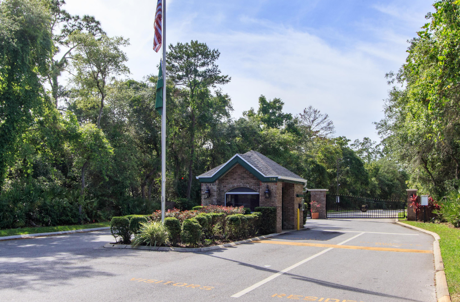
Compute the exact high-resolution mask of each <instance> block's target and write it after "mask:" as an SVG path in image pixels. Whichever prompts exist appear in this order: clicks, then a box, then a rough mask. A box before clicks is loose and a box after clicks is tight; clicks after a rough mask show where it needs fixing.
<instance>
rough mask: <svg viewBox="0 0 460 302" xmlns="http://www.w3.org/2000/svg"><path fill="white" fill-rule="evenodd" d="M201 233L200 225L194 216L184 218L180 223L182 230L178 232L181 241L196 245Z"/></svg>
mask: <svg viewBox="0 0 460 302" xmlns="http://www.w3.org/2000/svg"><path fill="white" fill-rule="evenodd" d="M201 235H202V229H201V225H200V224H199V223H198V221H197V220H196V219H195V218H190V219H186V220H184V222H183V223H182V231H181V233H180V238H181V240H182V242H183V243H185V244H189V245H192V246H196V245H197V244H198V242H200V240H201Z"/></svg>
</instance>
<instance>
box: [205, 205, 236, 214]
mask: <svg viewBox="0 0 460 302" xmlns="http://www.w3.org/2000/svg"><path fill="white" fill-rule="evenodd" d="M199 211H200V212H202V213H224V214H226V215H233V214H243V213H244V207H243V206H241V207H224V206H216V205H209V206H206V207H203V208H202V209H200V210H199Z"/></svg>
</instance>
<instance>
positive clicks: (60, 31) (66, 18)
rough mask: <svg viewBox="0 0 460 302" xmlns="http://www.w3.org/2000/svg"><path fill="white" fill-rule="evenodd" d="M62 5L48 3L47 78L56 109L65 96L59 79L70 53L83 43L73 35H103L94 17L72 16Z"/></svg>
mask: <svg viewBox="0 0 460 302" xmlns="http://www.w3.org/2000/svg"><path fill="white" fill-rule="evenodd" d="M64 5H65V1H64V0H50V1H49V9H50V11H51V23H50V25H51V32H52V38H53V42H54V57H53V60H52V61H51V64H50V70H49V72H48V74H47V78H48V83H49V85H50V87H51V95H52V97H53V101H54V102H55V106H56V108H57V107H58V102H59V99H60V98H61V97H62V96H64V95H65V94H66V90H65V89H64V87H63V86H62V85H60V84H59V78H60V77H61V75H62V73H63V72H64V71H65V70H66V68H67V67H68V66H69V61H70V60H71V59H72V53H73V52H74V51H75V49H76V48H77V47H78V46H79V45H80V44H81V43H82V42H83V40H81V39H75V38H74V37H73V35H75V34H79V33H87V34H91V35H94V36H96V37H99V36H100V35H102V34H105V33H104V31H103V30H102V28H101V24H100V22H99V21H97V20H96V19H95V18H94V17H92V16H88V15H84V16H83V18H80V16H75V15H74V16H73V15H71V14H69V13H68V12H67V11H66V10H64V9H63V8H62V7H63V6H64Z"/></svg>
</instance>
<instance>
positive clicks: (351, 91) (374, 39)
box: [66, 0, 434, 140]
mask: <svg viewBox="0 0 460 302" xmlns="http://www.w3.org/2000/svg"><path fill="white" fill-rule="evenodd" d="M66 2H67V5H66V9H67V10H68V11H69V12H70V13H73V14H80V15H83V14H89V15H93V16H95V17H96V18H97V19H98V20H100V21H101V23H102V26H103V28H104V30H105V31H106V32H107V33H108V34H109V35H111V36H123V37H125V38H129V39H130V42H131V45H130V46H129V47H127V48H126V52H127V54H128V57H129V62H128V66H129V67H130V70H131V75H130V77H131V78H134V79H137V80H140V79H142V78H143V77H144V76H146V75H148V74H152V73H153V74H155V73H157V71H156V65H157V64H158V62H159V60H160V58H161V55H160V53H158V54H157V53H155V52H153V51H152V38H153V26H152V25H153V19H154V12H155V6H156V1H154V0H153V1H152V0H150V1H147V0H137V1H128V0H67V1H66ZM433 2H434V1H433V0H417V1H408V0H405V1H402V0H387V1H373V0H341V1H340V0H283V1H279V0H278V1H272V0H246V1H242V0H232V1H219V0H200V1H198V0H168V2H167V22H168V23H167V35H168V36H167V42H168V44H171V43H173V44H175V43H177V42H189V41H190V40H198V41H200V42H204V43H207V45H208V46H209V47H210V48H214V49H218V50H219V51H220V53H221V57H220V59H219V61H218V64H219V66H220V68H221V71H222V73H223V74H227V75H230V76H231V77H232V81H231V83H230V84H227V85H224V86H222V87H221V88H222V90H223V91H224V92H226V93H228V94H229V95H230V97H231V99H232V103H233V107H234V112H233V117H234V118H238V117H240V116H241V115H242V112H243V111H245V110H248V109H249V108H250V107H254V108H257V106H258V97H259V96H260V95H261V94H263V95H265V96H266V97H267V98H269V99H272V98H275V97H278V98H281V99H282V100H283V102H284V103H285V107H284V109H285V111H286V112H290V113H292V114H294V115H295V114H298V113H300V112H301V111H302V110H303V109H304V108H306V107H308V106H309V105H312V106H313V107H315V108H318V109H320V110H321V111H322V112H324V113H328V114H329V116H330V117H331V119H332V120H333V122H334V124H335V126H336V133H335V135H336V136H338V135H344V136H347V137H348V138H349V139H351V140H354V139H357V138H359V139H362V138H363V137H365V136H367V137H371V138H372V139H374V140H378V135H377V133H376V131H375V127H374V125H373V124H372V123H373V122H376V121H379V120H380V119H381V118H382V117H383V111H382V110H383V100H384V99H385V98H386V97H387V94H388V90H389V89H390V87H389V86H388V85H387V84H386V80H385V73H387V72H389V71H397V70H398V69H399V67H400V66H401V65H402V64H403V63H404V61H405V58H406V49H407V46H408V44H407V40H409V39H411V38H413V37H415V35H416V32H417V31H418V30H419V29H420V27H421V26H423V24H424V23H426V20H425V18H424V17H425V15H426V13H427V12H429V11H433V7H432V3H433Z"/></svg>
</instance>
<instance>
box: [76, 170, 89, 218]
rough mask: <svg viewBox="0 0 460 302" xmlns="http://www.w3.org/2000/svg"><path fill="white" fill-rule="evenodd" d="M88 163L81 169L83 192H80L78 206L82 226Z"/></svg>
mask: <svg viewBox="0 0 460 302" xmlns="http://www.w3.org/2000/svg"><path fill="white" fill-rule="evenodd" d="M88 164H89V163H88V162H85V163H84V164H83V167H82V168H81V190H80V202H79V205H78V214H79V218H78V220H79V221H80V224H82V219H81V202H82V201H83V198H85V170H86V168H87V167H88Z"/></svg>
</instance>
